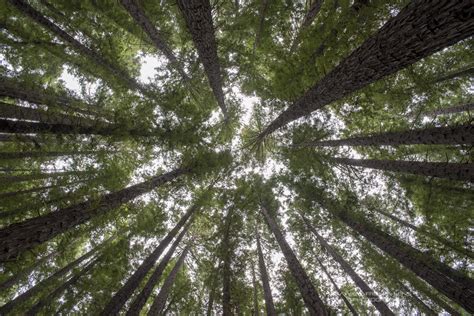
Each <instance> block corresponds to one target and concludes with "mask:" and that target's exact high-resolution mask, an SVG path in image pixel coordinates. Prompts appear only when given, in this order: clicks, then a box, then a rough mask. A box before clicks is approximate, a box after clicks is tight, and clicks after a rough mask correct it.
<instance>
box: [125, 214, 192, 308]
mask: <svg viewBox="0 0 474 316" xmlns="http://www.w3.org/2000/svg"><path fill="white" fill-rule="evenodd" d="M190 225H191V221H189V222H188V223H187V224H186V226H185V227H184V228H183V231H182V232H181V233H180V234H179V235H178V237H177V238H176V240H175V241H174V242H173V244H172V245H171V248H170V249H169V250H168V252H167V253H166V254H165V256H164V257H163V259H161V261H160V263H159V264H158V266H157V267H156V269H155V270H154V271H153V273H152V275H151V276H150V278H149V279H148V281H147V283H146V284H145V286H144V287H143V289H142V290H141V292H140V294H138V296H137V297H136V298H135V299H134V300H133V302H132V304H131V305H130V308H129V309H128V312H127V315H128V316H132V315H136V316H138V315H140V311H141V310H142V308H143V306H145V304H146V301H147V300H148V297H150V294H151V293H152V292H153V289H154V288H155V286H156V284H157V283H158V281H159V280H160V277H161V275H162V274H163V271H165V268H166V266H167V265H168V262H169V261H170V259H171V257H172V256H173V253H174V252H175V250H176V248H177V247H178V245H179V243H180V242H181V240H182V239H183V237H184V235H185V234H186V232H187V231H188V229H189V226H190ZM163 249H164V248H163Z"/></svg>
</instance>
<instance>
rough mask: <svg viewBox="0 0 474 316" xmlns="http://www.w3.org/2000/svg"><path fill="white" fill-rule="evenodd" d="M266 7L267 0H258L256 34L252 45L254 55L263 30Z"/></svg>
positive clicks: (267, 4)
mask: <svg viewBox="0 0 474 316" xmlns="http://www.w3.org/2000/svg"><path fill="white" fill-rule="evenodd" d="M268 6H269V1H268V0H260V10H259V14H258V28H257V32H256V33H255V42H254V43H253V52H254V54H255V51H256V50H257V48H258V46H259V45H260V39H261V37H262V34H263V29H264V26H265V16H266V15H267V10H268Z"/></svg>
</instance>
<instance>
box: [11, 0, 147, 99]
mask: <svg viewBox="0 0 474 316" xmlns="http://www.w3.org/2000/svg"><path fill="white" fill-rule="evenodd" d="M8 1H9V2H10V4H12V5H13V6H15V7H16V8H17V9H18V10H20V11H21V12H22V13H23V14H25V15H27V16H29V17H30V18H31V19H32V20H34V21H35V22H36V23H38V24H39V25H41V26H43V27H44V28H46V29H47V30H49V31H50V32H51V33H53V34H55V35H56V36H58V37H59V38H60V39H62V40H63V41H64V42H66V43H68V44H69V45H70V46H71V47H72V48H73V49H74V50H76V51H77V52H78V53H80V54H82V55H84V56H86V57H88V58H89V59H90V60H92V61H93V62H94V63H95V64H96V65H97V66H99V67H103V68H105V69H107V71H108V72H110V73H111V74H112V75H113V76H114V77H116V78H119V79H121V80H122V82H125V83H126V84H127V86H128V87H129V88H130V89H132V90H138V91H140V92H141V93H143V94H144V95H146V96H151V94H150V93H149V92H148V91H147V90H146V89H145V88H144V87H143V86H142V85H141V84H139V83H138V82H137V81H136V80H135V79H133V78H132V77H130V76H129V75H128V74H127V73H126V72H125V71H124V70H122V69H119V68H118V67H117V66H116V65H113V64H112V63H110V62H109V61H108V60H106V59H105V58H104V57H103V56H102V55H101V54H100V53H99V52H96V51H95V50H92V49H90V48H89V47H86V46H84V45H83V44H81V43H80V42H79V41H78V40H76V39H75V38H74V37H72V36H71V35H69V34H68V33H67V32H65V31H64V30H62V29H61V28H60V27H59V26H57V25H56V24H55V23H53V22H51V21H50V20H49V19H48V18H46V17H45V16H43V15H42V14H41V12H39V11H37V10H36V9H35V8H33V7H32V6H30V5H29V4H28V3H27V2H26V1H24V0H8Z"/></svg>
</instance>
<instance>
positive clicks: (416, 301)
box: [397, 280, 438, 316]
mask: <svg viewBox="0 0 474 316" xmlns="http://www.w3.org/2000/svg"><path fill="white" fill-rule="evenodd" d="M397 284H398V285H399V286H400V288H401V289H402V290H403V292H404V293H405V294H406V296H407V297H408V299H409V300H410V301H412V302H413V303H414V304H415V305H417V306H418V307H419V308H421V309H422V310H424V312H425V313H426V315H431V316H436V315H438V313H436V312H435V311H434V310H432V309H431V307H429V306H428V305H426V304H425V302H423V301H422V300H421V299H420V298H419V297H418V296H416V294H415V293H413V292H412V291H411V290H410V289H409V288H408V287H407V286H406V285H405V284H403V282H401V281H400V280H397Z"/></svg>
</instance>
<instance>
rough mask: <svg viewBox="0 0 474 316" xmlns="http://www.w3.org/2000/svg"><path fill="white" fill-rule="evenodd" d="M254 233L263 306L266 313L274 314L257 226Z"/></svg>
mask: <svg viewBox="0 0 474 316" xmlns="http://www.w3.org/2000/svg"><path fill="white" fill-rule="evenodd" d="M255 235H256V237H257V253H258V267H259V270H260V278H261V279H262V285H263V296H264V297H265V308H266V310H267V315H269V316H276V315H277V313H276V310H275V304H273V297H272V289H271V287H270V281H269V277H268V273H267V267H266V266H265V259H264V257H263V251H262V245H261V243H260V234H259V233H258V231H257V228H255Z"/></svg>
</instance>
